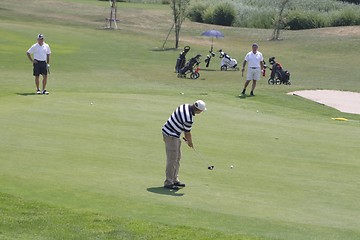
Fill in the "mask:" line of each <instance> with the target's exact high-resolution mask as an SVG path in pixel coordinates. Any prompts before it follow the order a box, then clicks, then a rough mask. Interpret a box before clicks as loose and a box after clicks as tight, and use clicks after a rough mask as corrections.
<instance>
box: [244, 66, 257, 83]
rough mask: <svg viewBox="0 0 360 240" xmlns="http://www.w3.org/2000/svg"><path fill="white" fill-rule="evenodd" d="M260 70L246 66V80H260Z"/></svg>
mask: <svg viewBox="0 0 360 240" xmlns="http://www.w3.org/2000/svg"><path fill="white" fill-rule="evenodd" d="M260 75H261V71H260V68H248V70H247V74H246V80H256V81H258V80H260Z"/></svg>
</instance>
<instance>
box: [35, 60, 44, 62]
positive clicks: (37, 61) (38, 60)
mask: <svg viewBox="0 0 360 240" xmlns="http://www.w3.org/2000/svg"><path fill="white" fill-rule="evenodd" d="M35 61H37V62H46V61H40V60H37V59H35Z"/></svg>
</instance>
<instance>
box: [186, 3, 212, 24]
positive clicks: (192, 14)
mask: <svg viewBox="0 0 360 240" xmlns="http://www.w3.org/2000/svg"><path fill="white" fill-rule="evenodd" d="M207 8H208V6H206V5H204V4H196V5H194V6H192V7H191V8H190V9H189V10H188V13H187V17H188V18H189V19H190V20H191V21H193V22H200V23H203V22H204V13H205V11H206V9H207Z"/></svg>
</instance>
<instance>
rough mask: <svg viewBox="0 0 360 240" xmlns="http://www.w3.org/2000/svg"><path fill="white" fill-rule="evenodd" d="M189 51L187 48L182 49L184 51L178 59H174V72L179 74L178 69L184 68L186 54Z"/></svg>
mask: <svg viewBox="0 0 360 240" xmlns="http://www.w3.org/2000/svg"><path fill="white" fill-rule="evenodd" d="M189 51H190V47H189V46H185V47H184V51H182V52H181V53H180V55H179V57H178V58H177V59H176V65H175V72H176V73H179V72H180V69H182V68H183V67H184V66H185V63H186V54H187V53H188V52H189Z"/></svg>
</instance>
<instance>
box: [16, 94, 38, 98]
mask: <svg viewBox="0 0 360 240" xmlns="http://www.w3.org/2000/svg"><path fill="white" fill-rule="evenodd" d="M16 94H17V95H20V96H25V97H26V96H32V95H38V94H37V93H16Z"/></svg>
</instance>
